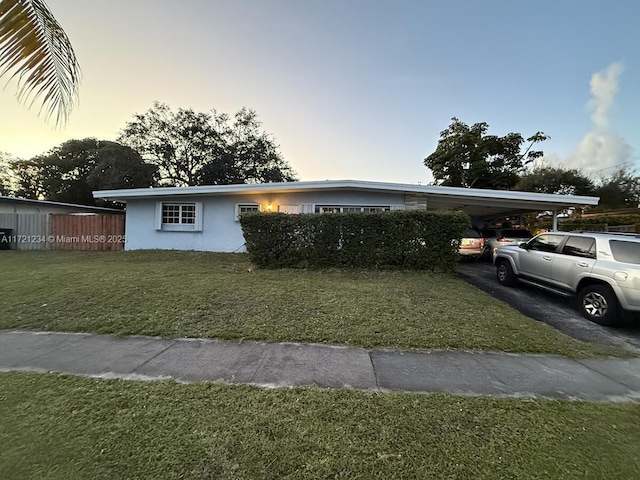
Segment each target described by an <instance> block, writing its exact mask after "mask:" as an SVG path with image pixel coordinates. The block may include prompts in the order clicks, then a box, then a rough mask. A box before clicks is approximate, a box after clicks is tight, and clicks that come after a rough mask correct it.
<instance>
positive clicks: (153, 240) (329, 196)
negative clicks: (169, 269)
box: [125, 191, 404, 252]
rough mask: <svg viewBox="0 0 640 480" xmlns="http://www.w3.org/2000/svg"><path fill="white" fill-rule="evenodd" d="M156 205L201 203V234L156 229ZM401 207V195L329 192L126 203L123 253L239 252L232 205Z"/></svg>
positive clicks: (238, 231) (239, 232)
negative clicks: (305, 204) (151, 251)
mask: <svg viewBox="0 0 640 480" xmlns="http://www.w3.org/2000/svg"><path fill="white" fill-rule="evenodd" d="M158 202H165V203H166V202H176V203H184V202H200V203H202V231H199V232H183V231H165V230H157V224H156V205H157V203H158ZM238 203H242V204H251V203H257V204H260V205H263V206H265V205H267V204H271V205H272V206H273V211H277V209H278V205H300V204H302V203H311V204H314V205H404V194H395V193H375V192H353V191H329V192H305V193H290V194H283V193H279V194H260V195H218V196H204V195H200V196H172V197H161V198H150V199H130V200H128V201H127V217H126V235H127V241H126V243H125V250H140V249H163V250H198V251H212V252H243V251H245V249H244V237H243V236H242V229H241V228H240V223H239V222H237V221H236V204H238Z"/></svg>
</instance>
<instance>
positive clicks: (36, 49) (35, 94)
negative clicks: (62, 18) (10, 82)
mask: <svg viewBox="0 0 640 480" xmlns="http://www.w3.org/2000/svg"><path fill="white" fill-rule="evenodd" d="M5 75H9V76H10V78H17V80H18V93H17V97H18V101H21V102H24V103H26V104H28V105H29V106H31V105H33V103H34V102H36V101H38V100H39V101H40V102H41V104H42V107H41V111H42V110H44V111H45V112H46V117H47V118H51V117H55V119H56V123H58V124H59V123H64V122H65V121H66V119H67V117H68V115H69V113H70V112H71V110H72V108H73V105H74V102H75V100H76V97H77V91H78V84H79V81H80V66H79V65H78V61H77V59H76V55H75V53H74V51H73V47H72V46H71V42H70V41H69V38H68V37H67V34H66V33H65V31H64V30H63V29H62V27H61V26H60V24H59V23H58V22H57V20H56V19H55V17H54V16H53V14H52V13H51V11H50V10H49V8H48V7H47V5H46V3H45V2H44V0H0V77H2V76H5Z"/></svg>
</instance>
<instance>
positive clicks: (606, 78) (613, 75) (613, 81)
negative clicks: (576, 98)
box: [542, 62, 633, 175]
mask: <svg viewBox="0 0 640 480" xmlns="http://www.w3.org/2000/svg"><path fill="white" fill-rule="evenodd" d="M623 70H624V69H623V67H622V64H621V63H619V62H615V63H612V64H611V65H609V66H608V67H607V68H605V69H604V70H600V71H599V72H596V73H594V74H593V75H592V76H591V82H590V85H591V98H590V99H589V103H588V106H589V109H590V110H591V120H592V121H593V129H592V130H591V131H590V132H588V133H587V134H586V135H585V136H584V137H583V139H582V140H581V141H580V143H579V145H578V146H577V147H576V149H575V150H574V152H573V153H572V154H571V155H569V156H568V157H567V158H565V159H562V158H560V157H559V156H558V155H556V154H554V153H551V154H546V155H545V156H544V157H543V159H542V160H543V161H544V162H545V163H548V164H560V165H561V166H563V167H565V168H578V169H580V170H582V171H583V172H585V173H587V174H589V173H596V172H601V171H603V173H604V174H605V175H609V174H611V173H613V172H611V171H609V172H604V171H605V170H608V169H610V168H612V167H616V166H622V165H623V164H625V163H627V162H630V161H631V158H632V154H633V151H632V148H631V145H629V143H628V142H627V141H626V140H625V139H624V138H623V137H621V136H619V135H616V134H615V133H613V132H612V131H611V130H610V128H609V124H610V122H609V111H610V110H611V107H612V106H613V104H614V100H615V95H616V93H617V92H618V79H619V77H620V75H621V74H622V72H623Z"/></svg>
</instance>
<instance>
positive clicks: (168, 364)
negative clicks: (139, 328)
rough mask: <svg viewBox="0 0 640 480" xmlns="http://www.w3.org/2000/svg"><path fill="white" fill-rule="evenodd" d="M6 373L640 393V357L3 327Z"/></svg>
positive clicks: (530, 394)
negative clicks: (580, 357)
mask: <svg viewBox="0 0 640 480" xmlns="http://www.w3.org/2000/svg"><path fill="white" fill-rule="evenodd" d="M0 371H39V372H60V373H68V374H73V375H84V376H91V377H105V378H122V379H129V380H162V379H175V380H177V381H181V382H198V381H221V382H227V383H238V384H240V383H243V384H251V385H259V386H267V387H293V386H301V385H317V386H319V387H329V388H341V387H347V388H356V389H369V390H382V391H391V390H398V391H411V392H446V393H456V394H465V395H495V396H501V397H518V398H537V397H551V398H568V399H581V400H594V401H620V402H622V401H632V400H636V401H637V400H640V358H634V359H597V360H596V359H590V360H570V359H567V358H564V357H560V356H553V355H521V354H508V353H498V352H458V351H441V350H439V351H427V352H415V351H398V350H383V349H375V350H365V349H363V348H355V347H341V346H330V345H309V344H298V343H261V342H249V341H218V340H202V339H175V340H173V339H165V338H155V337H140V336H135V337H113V336H107V335H90V334H76V333H50V332H24V331H0Z"/></svg>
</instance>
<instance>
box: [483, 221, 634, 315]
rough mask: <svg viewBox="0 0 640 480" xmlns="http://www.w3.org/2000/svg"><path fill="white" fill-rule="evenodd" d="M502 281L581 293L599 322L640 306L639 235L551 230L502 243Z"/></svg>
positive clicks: (498, 261) (498, 259)
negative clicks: (522, 241) (515, 242)
mask: <svg viewBox="0 0 640 480" xmlns="http://www.w3.org/2000/svg"><path fill="white" fill-rule="evenodd" d="M494 264H495V265H496V267H497V275H498V281H499V282H500V283H501V284H503V285H514V284H515V283H516V282H517V281H521V282H524V283H527V284H531V285H535V286H537V287H541V288H544V289H546V290H551V291H553V292H556V293H559V294H561V295H566V296H568V295H577V296H578V305H579V308H580V311H581V312H582V314H583V315H584V316H585V317H586V318H588V319H589V320H592V321H594V322H596V323H599V324H601V325H615V324H617V323H620V321H621V319H622V315H621V314H622V312H640V235H635V234H612V233H590V232H549V233H543V234H540V235H538V236H536V237H534V238H532V239H531V240H529V241H528V242H526V243H523V244H521V245H519V246H515V245H510V246H504V247H500V248H498V250H497V251H496V255H495V258H494Z"/></svg>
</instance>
